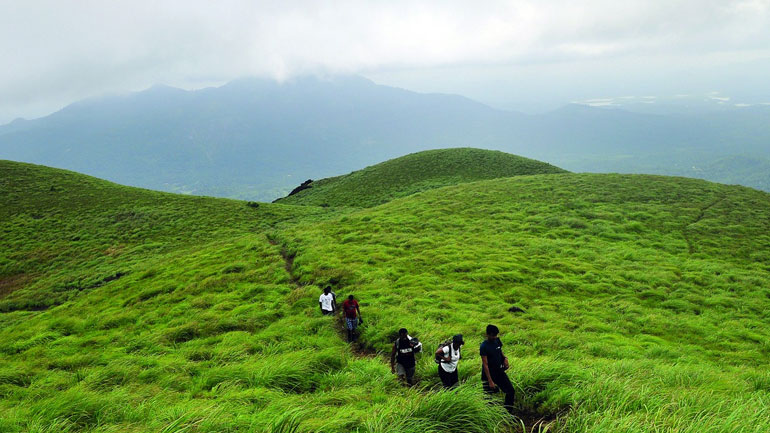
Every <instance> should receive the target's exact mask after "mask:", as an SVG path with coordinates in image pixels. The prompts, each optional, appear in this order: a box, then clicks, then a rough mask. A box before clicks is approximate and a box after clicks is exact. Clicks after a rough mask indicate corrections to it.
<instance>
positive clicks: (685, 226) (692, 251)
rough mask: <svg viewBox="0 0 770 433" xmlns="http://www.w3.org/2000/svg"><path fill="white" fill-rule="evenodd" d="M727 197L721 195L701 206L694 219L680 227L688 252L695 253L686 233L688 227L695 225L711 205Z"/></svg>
mask: <svg viewBox="0 0 770 433" xmlns="http://www.w3.org/2000/svg"><path fill="white" fill-rule="evenodd" d="M725 198H727V197H726V196H724V195H723V196H721V197H719V198H718V199H716V200H714V201H713V202H711V203H709V204H707V205H706V206H704V207H703V208H701V210H700V212H699V213H698V216H697V217H695V220H694V221H692V222H689V223H687V224H685V225H684V227H682V237H684V240H685V242H687V250H688V251H689V252H690V254H693V253H695V245H693V243H692V240H691V239H690V236H689V235H688V234H687V230H688V229H689V228H690V226H692V225H695V224H697V223H699V222H700V221H701V220H703V218H704V217H705V216H706V212H707V211H708V210H709V209H711V208H712V207H714V206H716V205H717V204H718V203H719V202H721V201H722V200H724V199H725Z"/></svg>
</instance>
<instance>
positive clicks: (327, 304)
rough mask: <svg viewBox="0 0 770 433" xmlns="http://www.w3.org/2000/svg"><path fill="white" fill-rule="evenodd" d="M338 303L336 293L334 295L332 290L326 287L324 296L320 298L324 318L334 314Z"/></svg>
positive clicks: (319, 302)
mask: <svg viewBox="0 0 770 433" xmlns="http://www.w3.org/2000/svg"><path fill="white" fill-rule="evenodd" d="M336 301H337V300H336V299H335V296H334V293H332V288H331V287H329V286H326V288H325V289H324V292H323V294H322V295H321V296H320V297H319V298H318V305H319V306H320V307H321V313H322V314H323V315H324V316H327V315H330V314H334V312H335V311H336V310H337V305H336V304H337V302H336Z"/></svg>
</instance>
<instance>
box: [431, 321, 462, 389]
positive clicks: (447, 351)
mask: <svg viewBox="0 0 770 433" xmlns="http://www.w3.org/2000/svg"><path fill="white" fill-rule="evenodd" d="M463 344H465V342H464V341H463V336H462V334H457V335H455V336H454V337H452V339H451V340H447V341H445V342H443V343H441V344H440V345H439V346H438V349H437V350H436V363H437V364H438V377H440V378H441V383H443V384H444V388H447V389H449V388H452V387H453V386H455V385H457V383H458V382H459V381H460V379H459V378H458V376H457V363H458V362H459V361H460V358H461V356H460V347H461V346H462V345H463Z"/></svg>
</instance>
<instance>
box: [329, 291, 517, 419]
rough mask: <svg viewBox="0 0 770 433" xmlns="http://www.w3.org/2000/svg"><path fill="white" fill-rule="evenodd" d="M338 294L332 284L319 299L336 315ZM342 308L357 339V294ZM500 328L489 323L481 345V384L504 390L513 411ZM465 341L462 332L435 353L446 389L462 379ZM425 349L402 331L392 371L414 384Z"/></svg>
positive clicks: (350, 337) (491, 389)
mask: <svg viewBox="0 0 770 433" xmlns="http://www.w3.org/2000/svg"><path fill="white" fill-rule="evenodd" d="M336 299H337V297H336V295H335V294H334V292H332V291H331V287H329V286H327V287H326V288H324V293H323V294H322V295H321V296H320V298H319V299H318V302H319V305H320V307H321V313H322V314H324V315H333V314H334V313H336V311H337V303H336ZM342 311H343V315H344V320H345V329H346V330H347V334H348V342H353V341H355V340H356V338H357V333H356V328H357V327H358V325H360V324H361V323H363V321H362V320H361V309H360V308H359V305H358V302H357V301H356V299H355V297H354V296H353V295H349V296H348V298H347V299H346V300H345V301H344V302H343V303H342ZM499 334H500V330H499V329H498V327H497V326H495V325H487V328H486V339H485V340H484V341H483V342H482V343H481V346H480V347H479V354H480V355H481V383H482V386H483V388H484V391H486V392H487V393H490V394H493V393H497V392H503V393H504V394H505V403H504V405H505V408H506V409H507V410H508V411H509V412H510V411H512V409H513V402H514V396H515V392H514V388H513V385H512V384H511V381H510V379H509V378H508V374H507V373H506V370H508V368H509V364H508V358H506V357H505V355H503V350H502V347H503V343H502V341H500V338H499ZM464 344H465V341H464V340H463V336H462V334H457V335H454V336H453V337H452V338H451V339H450V340H447V341H445V342H443V343H441V344H440V345H439V346H438V349H436V352H435V353H434V356H435V361H436V363H437V364H438V376H439V378H441V383H442V384H443V386H444V387H445V388H447V389H448V388H452V387H454V386H456V385H457V383H458V382H459V377H458V371H457V369H458V364H459V362H460V360H461V359H462V356H461V353H460V349H461V348H462V346H463V345H464ZM420 352H422V343H421V342H420V341H419V340H418V339H417V338H413V337H412V336H410V335H409V331H408V330H407V329H406V328H401V329H399V330H398V338H397V339H396V341H395V342H394V343H393V348H392V350H391V353H390V369H391V372H393V373H394V374H396V375H398V377H399V379H401V380H402V381H405V382H406V383H407V384H408V385H413V384H414V374H415V370H416V365H417V359H416V358H415V354H417V353H420Z"/></svg>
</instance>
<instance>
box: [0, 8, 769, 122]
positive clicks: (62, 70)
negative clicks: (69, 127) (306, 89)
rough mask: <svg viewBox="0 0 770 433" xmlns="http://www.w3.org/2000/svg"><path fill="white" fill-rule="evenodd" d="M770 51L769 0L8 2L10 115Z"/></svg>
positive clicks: (2, 110)
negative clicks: (354, 78) (392, 73)
mask: <svg viewBox="0 0 770 433" xmlns="http://www.w3.org/2000/svg"><path fill="white" fill-rule="evenodd" d="M578 3H579V4H578ZM768 47H770V0H744V1H726V0H718V1H717V0H685V1H672V2H650V1H646V0H630V1H612V0H592V1H582V2H573V1H566V0H565V1H561V0H559V1H549V2H541V1H529V0H527V1H485V2H474V3H469V2H465V1H425V2H414V1H406V0H395V1H387V2H381V1H361V0H356V1H329V2H311V1H294V2H291V1H288V2H253V1H239V0H232V1H219V2H210V1H200V0H194V1H191V0H185V1H163V2H155V1H143V0H131V1H122V0H116V1H109V2H102V1H76V2H61V1H58V0H53V1H50V0H49V1H36V0H30V1H24V2H15V1H7V2H3V3H0V58H2V59H3V68H0V120H2V119H3V118H4V117H8V116H10V114H11V112H13V111H15V110H17V111H19V113H18V114H19V115H22V114H25V113H24V112H25V110H27V111H29V110H30V107H42V106H46V104H57V103H63V102H68V101H71V100H73V99H78V98H81V97H84V96H88V95H93V94H99V93H103V92H110V91H119V90H129V89H137V88H142V87H147V86H149V85H151V84H154V83H158V82H163V83H167V84H172V85H180V86H186V87H194V86H197V85H203V84H206V83H216V82H222V81H226V80H230V79H233V78H237V77H241V76H246V75H257V76H269V77H274V78H276V79H279V80H281V79H287V78H290V77H292V76H294V75H298V74H307V73H327V74H335V73H364V74H376V73H378V72H380V71H384V70H398V69H430V68H440V67H448V66H463V67H469V68H473V67H475V66H479V67H489V66H490V65H492V66H494V65H531V64H535V65H543V64H552V63H563V62H570V61H585V60H587V59H588V60H591V59H608V58H616V57H625V56H642V57H648V58H650V59H658V58H665V57H666V56H669V57H670V56H680V55H686V56H690V57H692V56H699V55H703V56H707V55H725V54H730V53H734V54H736V55H739V54H740V53H754V55H755V56H756V55H760V56H765V55H768V52H770V51H766V50H768ZM757 53H759V54H757ZM660 63H661V65H662V66H664V65H665V62H664V61H661V62H660ZM25 107H26V108H25Z"/></svg>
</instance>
